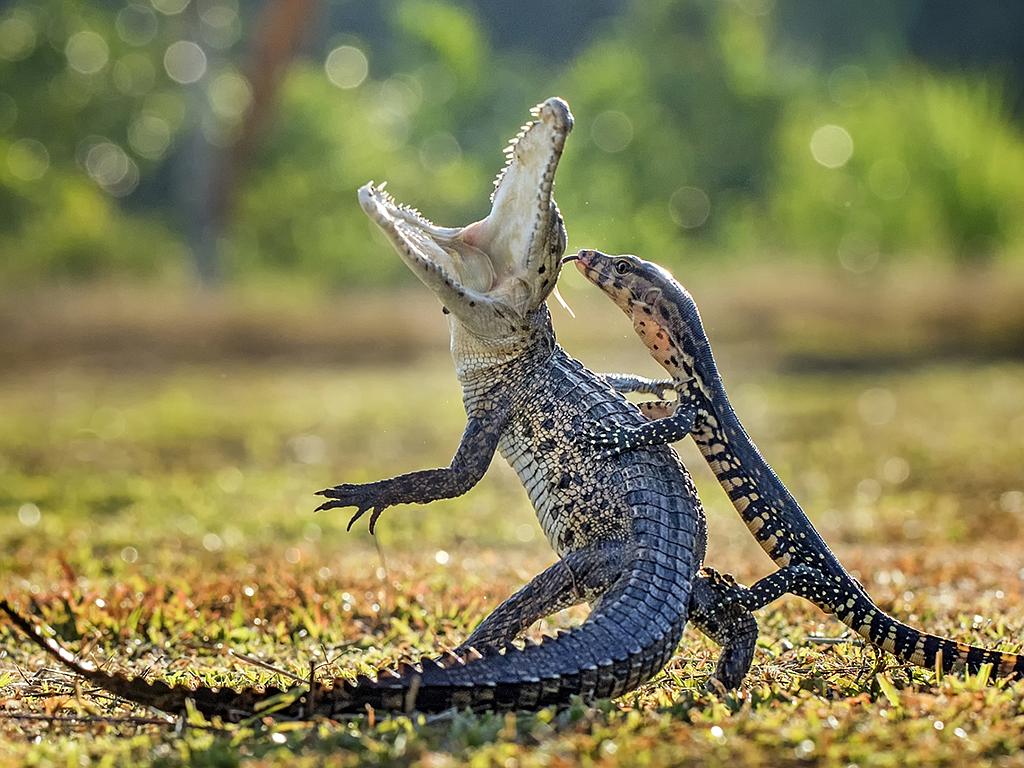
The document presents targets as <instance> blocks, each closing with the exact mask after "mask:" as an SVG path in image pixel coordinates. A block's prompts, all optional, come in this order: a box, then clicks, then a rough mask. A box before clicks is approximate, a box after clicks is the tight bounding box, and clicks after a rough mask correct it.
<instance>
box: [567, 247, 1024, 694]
mask: <svg viewBox="0 0 1024 768" xmlns="http://www.w3.org/2000/svg"><path fill="white" fill-rule="evenodd" d="M564 261H566V262H568V261H572V262H574V263H575V264H576V266H577V268H578V269H579V271H580V272H581V273H582V274H583V276H584V277H585V278H586V279H587V280H589V281H590V282H592V283H594V284H595V285H596V286H598V287H599V288H600V289H601V290H602V291H603V292H604V293H605V294H607V295H608V296H609V297H610V298H611V299H612V301H613V302H614V303H615V304H616V305H617V306H618V307H619V308H620V309H622V310H623V312H625V314H626V315H627V316H628V317H630V318H631V320H632V321H633V328H634V330H635V331H636V333H637V334H638V335H639V336H640V338H641V339H642V340H643V343H644V344H645V345H646V346H647V348H648V350H649V351H650V353H651V355H652V357H654V359H655V360H656V361H657V362H658V363H660V364H661V365H662V367H664V368H665V370H666V371H668V373H669V374H670V375H671V377H672V378H671V379H669V380H658V379H646V378H643V377H636V376H630V375H627V374H619V375H614V376H612V377H610V378H611V380H613V381H615V382H616V384H617V386H618V387H619V388H620V389H621V390H624V391H640V392H644V393H651V394H654V395H655V396H658V397H664V394H665V392H666V391H674V392H675V393H676V399H674V400H672V401H666V400H655V401H648V402H647V403H643V404H641V407H642V410H643V411H644V412H645V414H646V415H647V416H648V418H649V419H650V421H648V422H647V423H646V424H643V425H641V426H633V425H629V424H623V423H608V422H605V423H601V424H596V425H592V428H591V430H590V431H591V438H590V439H591V440H592V442H593V443H594V444H595V445H596V446H597V447H599V448H601V449H603V451H604V455H605V456H615V455H620V454H625V453H628V452H630V451H633V450H638V449H646V448H647V447H649V446H652V445H662V444H665V443H670V442H674V441H677V440H682V439H683V438H684V437H686V436H687V435H692V437H693V440H694V442H695V443H696V445H697V447H698V449H699V450H700V452H701V454H702V455H703V456H704V458H705V460H706V461H707V462H708V464H709V466H710V467H711V470H712V471H713V472H714V474H715V477H716V478H717V479H718V481H719V483H720V484H721V486H722V488H723V489H724V490H725V491H726V493H727V494H728V496H729V499H730V500H731V501H732V503H733V505H734V506H735V508H736V510H737V511H738V512H739V513H740V515H741V517H742V518H743V521H744V522H745V523H746V525H747V528H748V529H749V530H750V532H751V533H752V534H753V535H754V537H755V538H756V539H757V541H758V543H759V544H760V545H761V547H762V549H764V551H765V552H766V553H767V554H768V555H769V556H770V557H771V558H772V560H773V561H774V562H775V564H776V565H778V566H779V570H778V571H776V572H775V573H773V574H771V575H770V576H768V577H766V578H765V579H764V580H762V581H761V582H758V583H755V584H753V585H751V586H750V588H749V591H748V592H746V593H745V594H744V595H743V596H741V597H740V598H739V599H740V601H741V602H742V603H743V604H744V605H745V607H747V608H750V609H755V608H761V607H763V606H764V605H767V604H768V603H769V602H771V601H773V600H775V599H777V598H778V597H780V596H782V595H783V594H785V593H787V592H789V593H793V594H796V595H799V596H801V597H803V598H805V599H807V600H809V601H810V602H812V603H814V604H815V605H817V606H818V607H819V608H821V609H822V610H824V611H825V612H826V613H829V614H833V615H835V616H836V617H838V618H839V619H840V620H841V621H842V622H843V623H845V624H846V625H847V626H849V627H851V628H852V629H853V630H855V631H856V632H857V634H859V635H861V636H862V637H863V638H865V639H866V640H867V641H868V642H870V643H871V644H872V645H874V646H876V647H879V648H882V649H884V650H885V651H888V652H890V653H892V654H893V655H895V656H896V657H897V658H899V659H900V660H902V661H904V662H909V663H911V664H915V665H918V666H922V667H926V668H929V669H941V670H943V671H945V672H959V671H962V670H966V671H968V672H972V673H975V672H978V671H979V670H980V669H981V668H982V667H983V666H984V665H990V668H991V670H992V671H993V672H994V673H995V675H997V676H1000V677H1013V678H1018V679H1019V678H1022V677H1024V656H1021V655H1019V654H1014V653H1003V652H999V651H995V650H988V649H985V648H980V647H977V646H973V645H967V644H965V643H961V642H956V641H954V640H951V639H948V638H945V637H940V636H937V635H932V634H928V633H925V632H922V631H920V630H918V629H915V628H913V627H910V626H908V625H906V624H904V623H902V622H900V621H899V620H897V619H895V618H893V617H892V616H889V615H888V614H886V613H885V612H884V611H883V610H881V609H880V608H879V607H878V606H877V605H876V604H875V603H874V601H873V600H872V599H871V597H870V596H869V595H868V593H867V591H866V590H865V589H864V587H863V586H862V585H861V584H860V583H859V582H858V581H857V580H856V579H855V578H854V577H853V576H852V575H851V574H850V573H849V572H848V571H847V570H846V569H845V568H844V567H843V566H842V564H841V563H840V562H839V559H838V558H837V557H836V556H835V555H834V554H833V553H832V551H831V550H830V549H829V547H828V545H827V544H826V543H825V541H824V539H822V537H821V536H820V535H819V533H818V531H817V530H815V528H814V526H813V524H812V523H811V521H810V520H809V519H808V517H807V515H806V514H805V513H804V511H803V509H801V507H800V505H799V504H798V503H797V501H796V499H795V498H794V497H793V495H792V494H791V493H790V492H789V490H788V489H787V488H786V486H785V485H784V484H783V483H782V481H781V480H780V479H779V477H778V476H777V475H776V474H775V472H774V471H773V470H772V468H771V466H769V464H768V462H767V461H766V460H765V459H764V457H763V456H762V455H761V453H760V451H759V450H758V448H757V446H756V445H755V444H754V442H753V440H751V438H750V436H749V435H748V434H747V432H746V430H745V429H744V428H743V425H742V423H741V422H740V420H739V417H738V416H737V415H736V412H735V411H734V410H733V408H732V405H731V404H730V402H729V398H728V396H727V395H726V391H725V386H724V384H723V382H722V377H721V376H720V375H719V372H718V367H717V365H716V363H715V358H714V355H713V354H712V351H711V344H710V342H709V341H708V337H707V334H706V333H705V331H704V326H703V324H702V322H701V318H700V313H699V311H698V309H697V304H696V302H695V301H694V300H693V297H692V296H691V295H690V294H689V292H688V291H687V290H686V289H685V288H684V287H683V286H682V285H680V284H679V283H678V282H676V280H675V279H674V278H673V277H672V275H671V274H670V273H669V272H668V271H667V270H665V269H663V268H662V267H660V266H658V265H657V264H654V263H652V262H649V261H644V260H643V259H639V258H637V257H636V256H632V255H622V256H611V255H608V254H604V253H601V252H600V251H594V250H581V251H579V252H578V253H577V254H576V255H574V256H568V257H566V259H565V260H564Z"/></svg>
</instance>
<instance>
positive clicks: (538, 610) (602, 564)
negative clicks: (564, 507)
mask: <svg viewBox="0 0 1024 768" xmlns="http://www.w3.org/2000/svg"><path fill="white" fill-rule="evenodd" d="M624 565H625V547H623V545H622V544H619V543H617V542H606V543H602V544H597V545H594V546H591V547H586V548H585V549H580V550H577V551H576V552H572V553H570V554H568V555H566V556H565V557H564V558H562V559H561V560H559V561H558V562H557V563H555V564H554V565H552V566H551V567H550V568H548V569H546V570H545V571H543V572H542V573H540V574H538V575H537V576H535V577H534V578H533V579H532V580H531V581H530V583H529V584H527V585H526V586H525V587H523V588H522V589H520V590H519V591H518V592H516V593H515V594H514V595H512V597H510V598H508V599H507V600H505V602H503V603H502V604H501V605H499V606H498V607H497V608H495V609H494V611H493V612H492V613H491V614H490V615H489V616H488V617H487V618H486V619H484V620H483V621H482V622H481V623H480V624H479V625H478V626H477V628H476V629H474V630H473V632H472V634H470V636H469V637H468V638H466V641H465V642H464V643H462V645H460V646H459V648H457V649H456V652H458V651H463V650H468V649H469V648H477V649H482V648H485V647H501V646H504V645H507V644H508V643H510V642H512V641H513V640H514V639H515V638H516V637H518V636H519V635H520V633H522V632H523V631H524V630H525V629H527V628H528V627H529V626H530V625H531V624H533V622H535V621H538V620H539V619H543V618H544V617H545V616H550V615H551V614H553V613H555V612H556V611H560V610H562V609H563V608H571V607H572V606H574V605H579V604H580V603H584V602H591V601H593V600H595V599H596V598H597V597H598V596H599V595H601V594H602V593H604V592H605V591H606V590H607V589H608V587H609V585H610V584H611V583H612V582H613V581H615V579H617V578H618V577H619V576H620V575H621V574H622V571H623V569H624Z"/></svg>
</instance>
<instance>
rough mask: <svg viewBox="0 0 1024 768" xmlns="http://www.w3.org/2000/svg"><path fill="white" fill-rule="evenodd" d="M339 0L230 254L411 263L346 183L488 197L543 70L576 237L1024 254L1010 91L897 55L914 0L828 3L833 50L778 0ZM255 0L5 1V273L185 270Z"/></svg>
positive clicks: (345, 279)
mask: <svg viewBox="0 0 1024 768" xmlns="http://www.w3.org/2000/svg"><path fill="white" fill-rule="evenodd" d="M330 5H331V7H330V8H329V9H328V12H327V13H325V18H326V19H328V20H336V19H337V15H336V14H335V12H334V11H335V9H336V7H337V8H343V9H345V13H347V14H349V16H348V18H352V17H353V15H355V16H356V17H359V18H362V17H365V18H366V19H367V20H368V22H367V24H366V25H364V26H365V29H364V28H362V27H359V25H354V26H356V27H359V33H360V34H358V35H357V34H353V33H352V32H351V31H347V30H345V29H338V28H337V26H338V24H337V23H336V24H334V25H333V26H330V25H328V28H327V29H319V30H318V31H317V32H316V34H315V35H314V36H313V37H314V38H315V39H314V40H312V41H311V43H310V45H309V46H308V51H307V53H306V54H305V55H303V57H301V58H300V59H299V60H297V61H295V62H294V64H293V65H292V66H291V67H290V69H289V71H288V72H287V74H286V76H285V79H284V82H283V85H282V88H281V91H280V93H279V94H278V99H277V109H276V114H275V119H274V120H273V121H272V124H271V125H270V126H269V127H268V130H266V131H265V133H264V134H263V135H262V137H261V141H260V145H259V149H258V151H257V152H256V153H255V155H254V156H253V157H252V158H251V159H250V160H249V162H248V166H247V167H246V168H244V169H243V170H244V173H240V174H238V177H237V178H238V183H239V188H238V189H237V191H236V194H234V195H233V199H234V200H236V201H237V204H236V206H235V210H234V216H233V218H232V220H231V222H230V225H229V226H228V228H227V231H225V232H223V233H221V236H220V237H219V239H218V242H219V244H220V245H221V246H222V247H221V249H220V250H221V252H222V257H223V259H224V261H225V268H224V270H223V271H224V273H225V274H226V275H227V276H228V277H229V278H230V279H234V280H238V279H243V278H244V279H253V278H257V279H258V278H259V276H261V275H262V276H265V277H269V278H272V279H279V278H280V277H281V276H284V275H288V276H294V277H296V278H297V279H298V280H300V281H314V282H316V283H317V284H321V285H323V284H327V285H334V286H345V285H351V284H353V283H355V284H368V283H387V282H392V281H394V280H396V279H408V276H406V275H405V273H404V270H403V269H402V268H401V266H400V264H399V262H398V260H396V259H391V258H389V257H388V255H387V253H386V251H385V250H384V249H383V248H382V246H381V243H380V240H379V239H378V238H377V237H376V235H375V234H374V233H373V232H372V231H371V228H370V227H369V226H368V224H367V222H366V221H365V220H364V217H363V216H362V214H361V213H360V212H359V209H358V207H357V206H356V204H355V200H354V192H355V189H356V188H357V187H358V186H359V185H361V184H363V183H364V182H366V181H367V180H369V179H376V180H377V181H382V180H384V179H387V180H389V181H390V183H391V185H392V190H393V191H394V193H395V194H396V196H398V197H399V198H400V199H401V200H403V201H407V202H409V203H411V204H414V205H417V206H419V207H420V208H421V209H423V210H424V212H425V213H427V215H429V216H430V217H431V218H433V219H435V220H437V221H439V222H443V223H460V222H466V221H469V220H471V219H473V218H477V217H480V216H482V215H483V214H484V213H485V212H486V207H487V205H486V193H487V191H488V189H489V184H488V180H489V179H490V178H492V177H493V174H494V173H495V172H496V170H497V169H498V167H499V166H500V164H501V155H500V148H501V146H502V144H503V142H504V141H505V140H506V139H507V138H508V137H509V136H510V135H511V134H512V133H514V127H515V126H516V125H518V124H519V122H520V121H522V119H523V118H524V117H525V115H526V109H527V107H528V106H530V105H531V104H533V103H535V102H537V101H539V100H540V99H542V98H544V97H546V96H548V95H550V94H552V93H559V94H562V95H564V96H565V97H566V98H567V99H568V100H569V102H570V104H571V105H572V107H573V109H574V112H575V114H576V117H577V131H576V133H575V134H574V136H573V138H572V139H571V144H570V148H569V151H568V153H567V155H566V158H565V162H564V167H563V169H562V171H561V172H560V185H559V189H558V199H559V202H560V204H561V206H562V208H563V211H564V213H565V215H566V219H567V222H568V226H569V230H570V237H571V241H572V244H573V245H574V246H581V245H592V246H599V247H603V248H605V249H608V250H630V251H636V252H640V253H643V254H645V255H649V256H652V257H654V258H657V259H659V260H662V261H666V262H669V263H671V262H673V261H677V260H678V259H680V258H682V257H683V256H684V255H685V257H686V258H687V259H688V260H692V259H700V258H704V259H712V258H713V259H715V260H721V259H722V258H723V256H725V255H727V254H736V255H737V256H736V258H740V257H742V256H743V255H744V254H746V255H748V256H747V257H748V258H749V255H750V254H753V253H755V252H763V250H764V248H765V247H769V248H773V249H779V250H785V252H786V253H790V254H793V255H794V257H798V258H806V259H815V260H820V261H824V262H825V263H832V264H838V265H840V266H842V267H845V268H846V269H849V270H851V271H854V272H865V271H868V270H870V269H872V268H874V267H875V265H877V264H882V263H884V262H885V259H887V258H888V257H890V256H892V255H894V254H907V253H912V254H915V255H919V256H921V257H924V258H928V259H932V260H951V261H956V262H960V263H963V262H970V261H979V260H987V259H990V258H992V257H993V256H997V255H1006V256H1008V257H1010V258H1014V257H1016V258H1019V257H1020V256H1021V255H1022V254H1024V247H1022V245H1024V230H1022V228H1021V226H1020V224H1019V223H1018V219H1019V217H1018V216H1015V215H1014V212H1015V211H1019V210H1020V208H1021V204H1022V201H1024V192H1022V189H1024V173H1022V172H1021V170H1022V164H1024V138H1022V135H1021V131H1020V127H1019V125H1018V124H1017V123H1015V122H1014V118H1013V116H1012V113H1011V112H1010V111H1009V109H1008V107H1007V105H1008V104H1013V103H1014V101H1015V98H1016V97H1015V96H1014V95H1013V93H1014V92H1013V91H1012V88H1009V87H1007V88H1003V87H1000V86H999V85H997V81H995V80H993V76H992V75H991V74H989V73H987V72H984V71H978V72H974V73H970V72H967V73H964V74H956V75H952V74H946V73H941V72H937V71H931V70H928V69H926V68H924V67H923V66H919V65H918V66H913V65H910V64H908V62H907V55H906V54H905V53H904V51H905V48H906V43H907V41H906V40H904V39H903V38H902V37H901V35H903V34H904V33H905V28H906V27H907V25H908V24H909V22H907V21H906V19H907V18H909V16H910V14H909V12H907V11H906V9H903V10H900V9H895V10H893V11H892V14H890V15H891V16H892V18H893V19H896V20H897V21H899V23H887V22H886V23H883V21H884V19H883V21H879V20H878V19H879V18H882V17H878V18H875V17H874V16H873V15H872V13H871V8H870V7H865V9H863V10H859V11H858V10H855V9H851V8H850V7H846V8H845V9H840V10H841V12H840V10H837V8H838V7H836V8H833V6H831V5H830V6H829V7H830V8H832V11H829V13H833V14H834V15H835V16H836V18H837V19H839V18H842V19H845V20H846V21H844V22H843V24H845V25H847V26H848V27H849V29H850V30H853V31H851V32H850V34H849V40H848V45H846V46H844V47H843V49H842V50H843V57H844V58H842V59H837V58H835V57H832V58H829V57H827V56H821V55H813V56H808V55H805V53H804V48H806V47H808V46H810V45H811V43H810V41H803V42H805V43H807V45H805V46H804V47H803V48H802V47H801V45H800V43H801V40H800V39H799V34H806V35H808V36H810V35H812V34H813V35H819V34H820V33H821V30H820V29H818V28H817V27H815V26H814V25H811V26H809V27H806V28H805V27H800V25H796V32H794V29H793V28H792V27H793V25H792V24H790V23H789V21H787V20H790V21H791V19H790V17H791V16H792V14H793V8H792V7H791V4H790V3H786V2H781V3H779V4H778V6H775V5H774V4H772V3H766V2H756V1H755V0H652V1H651V2H639V1H638V0H636V1H634V2H623V3H622V4H620V6H619V12H618V13H617V14H616V13H613V12H612V11H610V10H609V9H610V8H611V6H608V5H607V4H605V5H603V6H602V8H601V10H600V12H597V11H595V14H594V16H595V19H597V20H596V21H594V22H593V23H592V24H590V25H584V27H583V28H581V30H580V34H579V36H578V38H579V39H578V41H576V42H574V50H575V51H576V53H575V54H574V55H573V56H571V57H570V58H568V59H566V57H565V56H564V55H561V54H560V53H559V52H558V51H545V50H543V49H540V50H538V49H539V46H533V47H532V48H527V47H519V45H518V44H517V45H515V46H513V45H510V44H508V43H507V40H508V39H510V38H511V39H515V40H521V39H522V37H523V36H522V35H519V34H518V33H517V34H516V35H511V34H510V33H509V32H508V31H507V30H505V28H504V27H501V28H498V27H494V29H492V28H491V27H489V25H488V24H489V22H490V23H491V25H492V26H493V23H494V18H495V14H496V13H497V12H496V11H494V10H493V9H489V10H487V11H486V13H489V14H490V16H488V17H487V19H486V20H485V10H484V8H483V7H482V6H481V7H480V9H479V10H477V9H476V6H474V5H470V4H463V3H456V2H450V1H449V0H402V1H401V2H396V3H393V4H386V5H381V6H375V7H373V8H372V9H371V8H368V7H367V8H363V9H359V8H358V7H357V6H354V5H350V4H346V3H335V4H330ZM258 8H259V6H258V5H250V4H240V3H238V2H237V0H191V1H190V0H148V1H147V0H130V1H129V0H116V1H115V0H110V2H104V3H89V2H84V0H17V1H16V2H13V3H10V4H8V6H7V7H6V9H5V10H4V11H3V12H0V280H2V281H3V282H5V283H13V284H27V283H34V282H44V281H50V280H54V279H82V278H98V277H102V278H110V277H122V276H126V277H140V276H149V277H152V276H162V277H166V276H168V275H179V276H180V275H182V274H184V273H185V271H186V269H187V267H188V260H189V259H188V253H189V247H190V246H194V240H193V239H191V238H192V237H194V235H195V233H194V232H189V231H188V230H189V227H190V226H191V225H192V224H193V222H194V218H195V211H196V205H197V204H198V205H199V206H202V205H203V204H204V203H203V201H204V200H205V199H206V198H205V196H206V195H208V194H209V190H208V187H209V186H210V184H211V178H212V177H213V176H214V175H215V174H216V173H217V167H218V166H217V163H218V158H220V157H221V156H223V155H224V153H225V152H226V151H227V150H228V149H229V147H230V145H231V142H232V139H233V136H234V135H235V131H236V130H237V127H238V125H239V124H240V122H241V121H242V120H244V119H245V117H246V110H247V108H248V105H249V100H250V99H251V89H250V86H249V82H248V80H247V79H246V77H245V74H244V73H245V69H244V67H245V66H249V65H248V64H246V62H247V60H248V58H249V57H250V56H251V53H250V52H249V51H247V46H246V43H245V38H246V35H248V34H249V33H251V31H252V29H253V27H254V23H255V19H254V15H255V13H256V12H257V11H258ZM901 8H902V6H901ZM581 12H585V9H583V11H581ZM609 14H612V15H609ZM851 17H852V18H851ZM830 18H831V17H830ZM884 18H889V16H885V17H884ZM873 19H874V20H873ZM503 21H504V20H503ZM515 21H517V20H516V19H511V20H509V23H514V22H515ZM519 21H520V22H521V23H523V22H522V20H519ZM805 26H806V25H805ZM800 29H805V32H804V33H800ZM794 34H796V35H797V38H794ZM829 34H830V35H832V36H833V37H834V36H835V35H836V34H838V35H840V37H841V36H842V30H841V29H840V30H835V29H831V30H830V31H829ZM915 34H916V35H918V36H920V34H921V33H920V30H918V31H916V32H915ZM830 39H831V38H830ZM496 41H497V43H496ZM499 43H504V44H499ZM915 44H916V43H915ZM812 47H813V46H812ZM979 59H983V57H982V56H980V55H979ZM197 201H198V203H197ZM883 257H884V258H883Z"/></svg>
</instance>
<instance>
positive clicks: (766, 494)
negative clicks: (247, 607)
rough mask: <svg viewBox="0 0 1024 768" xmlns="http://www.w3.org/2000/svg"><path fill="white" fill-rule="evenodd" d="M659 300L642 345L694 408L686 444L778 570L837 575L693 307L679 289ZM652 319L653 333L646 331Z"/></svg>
mask: <svg viewBox="0 0 1024 768" xmlns="http://www.w3.org/2000/svg"><path fill="white" fill-rule="evenodd" d="M664 299H665V300H664V301H663V302H661V303H659V304H658V305H657V306H656V307H655V308H654V310H653V311H651V312H649V313H646V314H645V317H644V318H643V319H644V320H645V326H646V328H647V329H648V330H647V337H645V339H644V340H645V343H646V344H647V345H648V347H649V348H650V349H651V353H652V354H653V355H654V356H655V357H656V359H658V360H659V362H661V363H662V365H663V366H664V367H665V368H666V370H668V371H669V372H670V373H671V374H672V376H673V378H674V379H675V381H676V386H677V390H678V392H679V397H680V398H681V399H682V400H684V401H687V402H689V403H690V404H691V405H692V406H694V408H695V409H696V412H697V428H696V430H695V432H694V434H693V439H694V442H695V443H696V444H697V447H698V449H699V450H700V452H701V453H702V454H703V456H704V458H705V459H706V460H707V462H708V465H709V466H710V467H711V470H712V472H714V474H715V477H716V478H717V479H718V481H719V483H720V484H721V486H722V488H723V489H724V490H725V491H726V493H727V494H728V496H729V499H730V501H731V502H732V504H733V506H734V507H735V508H736V511H737V512H739V513H740V516H741V517H742V518H743V521H744V522H745V523H746V525H747V528H748V529H749V530H750V532H751V533H753V534H754V537H755V538H756V539H757V541H758V543H759V544H760V545H761V548H762V549H763V550H764V551H765V552H766V553H767V554H768V555H769V556H770V557H771V558H772V560H774V561H775V563H776V564H777V565H779V566H780V567H785V566H787V565H790V564H792V563H803V564H807V565H812V566H814V567H815V568H819V569H822V570H825V571H830V572H838V571H841V572H843V573H845V571H844V570H843V568H842V565H840V563H839V561H838V560H837V559H836V557H835V556H834V555H833V554H832V552H831V551H830V550H829V548H828V546H827V545H826V544H825V542H824V540H823V539H822V538H821V536H820V535H819V534H818V532H817V531H816V530H815V528H814V526H813V525H812V524H811V522H810V520H809V519H808V518H807V515H806V514H805V513H804V511H803V509H801V508H800V505H799V504H798V503H797V500H796V499H795V498H794V497H793V495H792V494H791V493H790V492H789V489H788V488H786V486H785V484H784V483H783V482H782V481H781V480H780V479H779V477H778V475H776V474H775V471H774V470H773V469H772V468H771V466H770V465H769V464H768V462H767V461H766V460H765V458H764V456H762V455H761V452H760V451H759V450H758V448H757V445H756V444H755V443H754V441H753V440H752V439H751V438H750V436H749V435H748V434H747V431H746V430H745V429H744V427H743V424H742V423H741V422H740V419H739V417H738V416H737V415H736V411H735V410H734V409H733V407H732V403H731V402H730V401H729V397H728V395H727V394H726V391H725V385H724V384H723V382H722V377H721V375H720V374H719V372H718V366H717V364H716V363H715V358H714V354H713V353H712V351H711V344H710V342H709V341H708V338H707V334H706V333H705V331H704V326H703V323H702V322H701V319H700V313H699V312H698V310H697V306H696V304H695V303H694V302H693V300H692V298H690V297H689V295H688V294H685V293H684V292H682V291H680V292H679V293H678V295H675V294H672V295H666V296H665V297H664ZM652 321H653V322H654V325H655V326H657V330H653V331H652V330H650V325H651V322H652ZM638 323H639V319H638V317H637V315H636V314H635V313H634V325H637V326H638ZM639 330H640V329H639V326H638V332H639ZM659 332H660V334H661V335H660V336H659ZM655 343H657V344H655ZM666 343H668V346H667V348H666V347H665V345H666ZM655 345H656V346H658V349H654V346H655Z"/></svg>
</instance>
